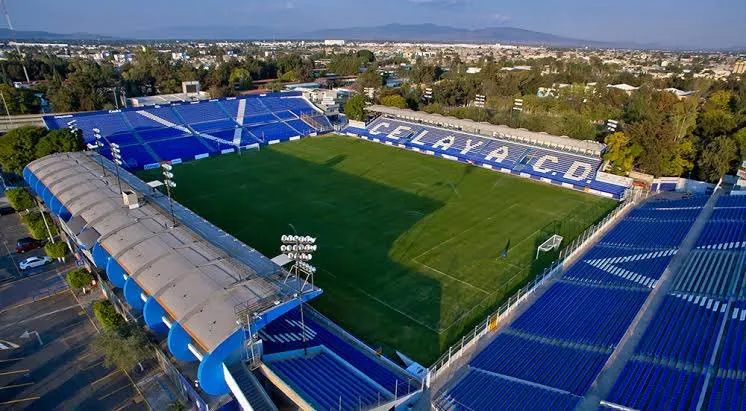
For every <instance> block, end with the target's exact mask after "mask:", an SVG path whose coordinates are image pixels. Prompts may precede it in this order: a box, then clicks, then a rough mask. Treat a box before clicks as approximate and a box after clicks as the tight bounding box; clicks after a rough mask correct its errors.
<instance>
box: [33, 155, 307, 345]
mask: <svg viewBox="0 0 746 411" xmlns="http://www.w3.org/2000/svg"><path fill="white" fill-rule="evenodd" d="M94 156H96V155H95V154H92V153H82V152H81V153H60V154H54V155H50V156H47V157H44V158H42V159H39V160H36V161H34V162H32V163H31V164H29V165H28V167H27V169H28V170H29V171H30V172H31V173H33V175H34V176H36V178H38V180H39V182H40V183H41V184H42V185H43V186H44V187H45V188H44V191H46V190H49V192H51V194H52V195H53V198H55V199H56V200H58V201H59V202H60V203H61V204H62V206H63V207H64V208H65V209H66V210H67V211H69V214H70V218H69V219H68V221H69V224H68V228H70V230H72V231H74V234H76V236H77V237H78V241H79V242H80V243H82V245H83V246H85V247H88V248H89V250H90V247H91V246H92V245H93V244H94V243H95V244H96V245H98V246H100V247H102V248H103V249H104V250H105V251H106V252H107V253H108V254H109V255H110V256H111V258H112V259H113V260H115V261H116V263H118V264H119V265H120V266H121V267H122V268H123V269H124V271H125V272H126V274H127V276H128V277H129V278H131V279H133V280H134V281H135V282H136V283H137V285H138V286H139V287H140V288H142V290H143V291H144V292H145V293H146V294H147V295H148V296H152V297H153V298H155V299H156V300H157V302H158V303H159V304H160V305H161V306H162V307H163V308H164V309H165V310H166V312H167V313H168V314H169V316H170V317H171V318H172V319H173V320H175V321H177V322H178V323H179V324H181V326H182V327H183V328H184V329H185V330H186V331H187V333H188V334H189V335H190V336H191V337H192V338H193V340H194V341H195V342H196V343H197V344H198V345H199V346H200V347H201V348H202V349H203V350H205V351H206V352H211V351H213V350H214V349H215V348H216V347H217V346H218V345H220V344H221V342H223V341H225V340H226V339H227V338H228V337H229V336H231V335H232V334H234V333H235V332H236V331H237V330H238V329H239V328H240V327H241V325H240V324H239V322H237V318H236V312H237V307H241V308H244V309H245V308H246V307H251V308H252V310H251V311H252V312H254V313H261V312H263V311H266V310H269V309H271V308H273V307H274V306H276V305H277V304H279V303H282V302H285V301H288V300H290V299H292V298H293V297H294V296H293V293H294V292H295V291H297V290H294V289H293V287H291V286H289V285H285V284H283V282H282V279H283V276H282V273H283V271H282V270H281V268H280V267H279V266H277V265H276V264H274V263H272V262H271V261H270V260H269V259H267V258H266V257H264V256H262V255H261V254H259V253H258V252H256V251H254V250H253V249H249V250H250V251H251V252H252V253H244V254H242V257H241V258H237V257H236V256H235V255H232V254H231V253H228V252H226V251H225V250H224V249H223V248H221V247H220V243H219V241H218V240H220V239H216V238H212V237H213V234H214V237H221V238H226V237H229V238H230V239H231V240H232V241H233V242H236V241H237V240H236V239H234V238H232V237H230V236H229V235H228V234H227V233H224V232H221V231H219V229H217V228H216V227H214V226H211V225H210V226H209V227H204V229H203V230H200V232H199V233H198V232H196V231H195V230H193V229H192V228H191V226H190V227H187V225H188V224H186V223H184V224H182V223H180V224H178V225H177V226H175V227H173V226H172V225H173V224H172V222H171V218H170V215H169V214H168V212H167V211H166V209H164V208H163V207H162V206H160V205H159V204H158V201H156V199H155V198H154V197H155V195H152V196H149V195H148V192H147V191H145V189H144V188H147V186H146V185H145V183H143V182H142V181H140V180H138V179H136V178H135V177H134V176H132V175H130V174H129V173H126V172H125V171H122V174H123V176H122V177H123V178H124V179H125V181H123V187H122V188H123V190H124V191H125V192H126V191H128V190H129V191H133V192H135V193H137V195H138V197H140V201H139V204H140V206H139V207H138V208H134V209H129V208H128V207H127V206H125V204H124V202H123V199H122V197H121V195H120V194H119V189H118V185H117V180H116V178H115V177H114V176H113V175H112V174H113V173H112V172H111V170H109V171H108V172H107V176H105V177H104V176H102V169H101V165H100V164H99V163H98V161H99V158H98V157H97V156H96V157H94ZM106 163H107V165H108V166H109V167H112V165H111V164H110V163H108V161H106ZM135 180H136V181H135ZM127 181H129V182H130V183H131V184H127ZM136 182H139V184H136ZM133 185H134V186H136V187H133ZM48 205H50V208H54V205H52V204H48ZM195 218H196V216H195ZM201 221H204V220H201ZM207 224H209V223H206V222H205V225H207ZM221 233H222V234H221ZM244 247H245V246H244ZM246 248H248V247H246Z"/></svg>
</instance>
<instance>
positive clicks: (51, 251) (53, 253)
mask: <svg viewBox="0 0 746 411" xmlns="http://www.w3.org/2000/svg"><path fill="white" fill-rule="evenodd" d="M44 251H45V252H46V253H47V255H48V256H50V257H52V258H65V256H66V255H67V252H68V249H67V244H65V242H64V241H58V242H56V243H47V244H46V245H45V246H44Z"/></svg>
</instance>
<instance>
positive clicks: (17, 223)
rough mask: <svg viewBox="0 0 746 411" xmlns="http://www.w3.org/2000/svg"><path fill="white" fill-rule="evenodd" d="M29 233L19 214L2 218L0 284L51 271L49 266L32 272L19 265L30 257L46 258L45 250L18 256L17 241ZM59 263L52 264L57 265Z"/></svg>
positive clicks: (0, 223)
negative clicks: (22, 268) (16, 250)
mask: <svg viewBox="0 0 746 411" xmlns="http://www.w3.org/2000/svg"><path fill="white" fill-rule="evenodd" d="M28 236H29V233H28V230H27V229H26V226H24V225H23V224H22V223H21V218H20V216H19V215H18V214H9V215H4V216H0V282H3V281H9V280H12V279H16V278H20V277H24V276H29V275H33V274H34V273H38V272H41V271H44V270H47V269H49V265H47V266H44V267H39V268H34V269H30V270H21V269H19V268H18V263H19V262H20V261H22V260H23V259H25V258H28V257H42V256H44V255H45V254H44V249H43V248H38V249H36V250H31V251H29V252H26V253H23V254H16V253H15V248H16V241H18V240H19V239H21V238H23V237H28ZM55 264H57V263H52V264H51V265H55Z"/></svg>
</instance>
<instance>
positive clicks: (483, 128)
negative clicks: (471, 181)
mask: <svg viewBox="0 0 746 411" xmlns="http://www.w3.org/2000/svg"><path fill="white" fill-rule="evenodd" d="M365 109H366V110H368V111H372V112H374V113H381V114H386V115H390V116H395V117H399V118H402V119H407V120H412V121H417V122H422V123H429V124H434V125H438V126H451V127H455V128H458V129H460V130H463V131H466V132H471V133H476V134H481V135H486V136H493V137H501V138H507V139H510V140H515V141H520V142H524V143H530V144H538V145H542V146H547V147H556V148H561V149H565V150H569V151H578V152H582V153H588V154H594V155H600V154H601V153H602V152H603V150H604V148H606V146H605V145H603V144H601V143H598V142H596V141H591V140H576V139H573V138H570V137H565V136H554V135H551V134H546V133H539V132H535V131H529V130H524V129H516V128H510V127H507V126H499V125H495V124H490V123H486V122H481V123H480V122H476V121H474V120H469V119H460V118H456V117H449V116H443V115H440V114H429V113H425V112H422V111H413V110H408V109H401V108H396V107H388V106H381V105H372V106H368V107H366V108H365Z"/></svg>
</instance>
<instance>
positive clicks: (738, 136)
mask: <svg viewBox="0 0 746 411" xmlns="http://www.w3.org/2000/svg"><path fill="white" fill-rule="evenodd" d="M733 141H735V142H736V145H737V146H738V158H739V159H741V160H746V127H744V128H742V129H740V130H738V131H736V133H735V134H733Z"/></svg>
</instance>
